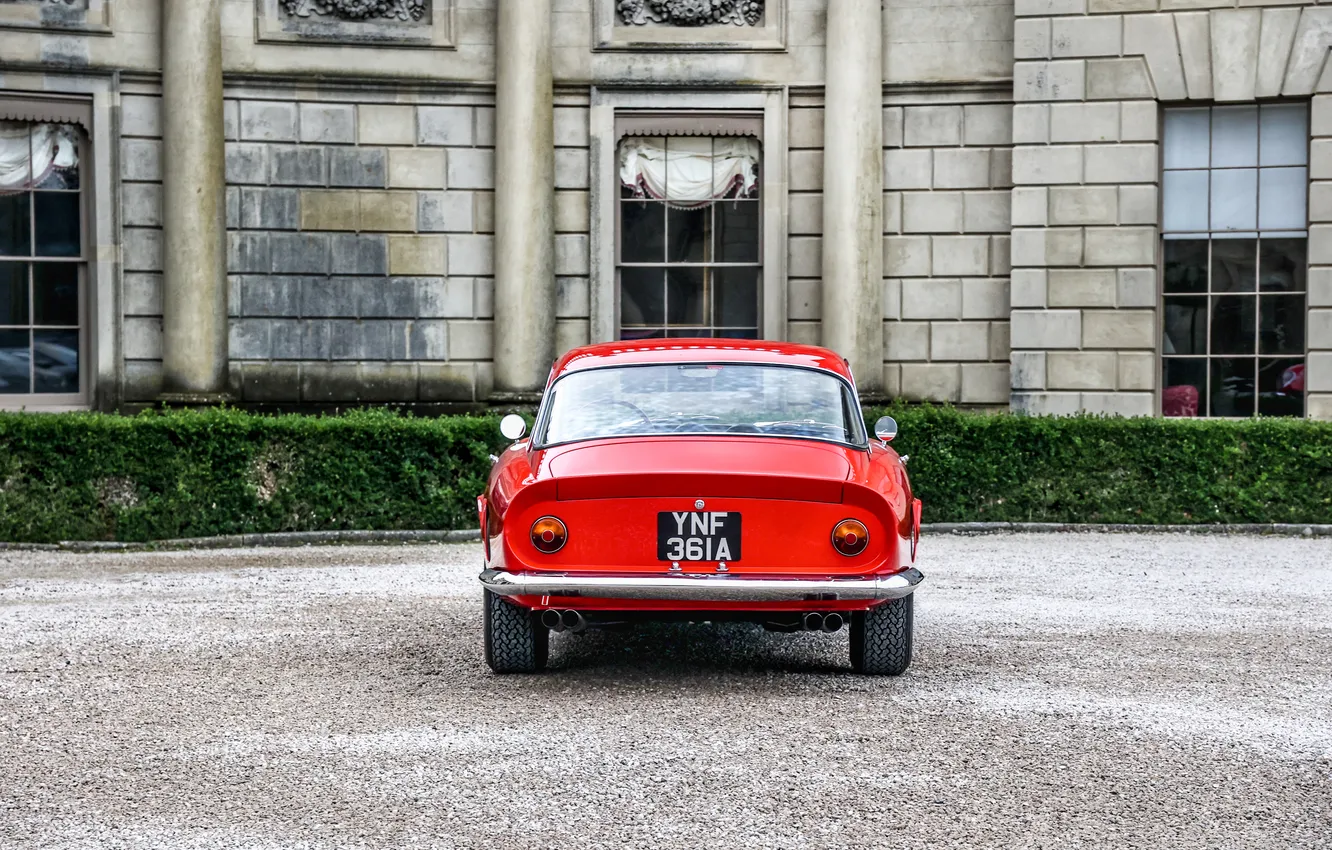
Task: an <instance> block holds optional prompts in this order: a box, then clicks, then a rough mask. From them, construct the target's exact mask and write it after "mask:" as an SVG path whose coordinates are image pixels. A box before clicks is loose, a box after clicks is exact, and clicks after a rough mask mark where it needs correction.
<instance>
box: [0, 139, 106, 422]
mask: <svg viewBox="0 0 1332 850" xmlns="http://www.w3.org/2000/svg"><path fill="white" fill-rule="evenodd" d="M79 153H80V134H79V130H78V128H77V127H75V126H74V125H72V124H49V123H29V122H22V121H0V404H4V403H6V402H13V401H15V400H16V399H15V397H17V396H23V397H24V398H23V399H22V400H23V401H24V402H33V401H36V402H38V403H40V402H43V401H45V402H54V403H60V402H78V401H79V400H80V399H79V396H80V394H81V393H82V387H83V381H82V377H83V376H82V364H81V360H82V359H83V358H82V356H81V354H82V352H83V350H84V345H83V344H82V325H83V323H82V316H83V304H82V299H83V295H82V292H83V288H84V284H83V280H84V277H85V253H86V251H85V244H84V243H85V237H84V227H83V199H82V197H81V195H82V192H81V184H80V179H79Z"/></svg>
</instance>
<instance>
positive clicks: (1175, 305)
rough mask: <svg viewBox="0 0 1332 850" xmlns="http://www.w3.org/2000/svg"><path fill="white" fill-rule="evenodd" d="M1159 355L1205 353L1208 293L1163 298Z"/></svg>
mask: <svg viewBox="0 0 1332 850" xmlns="http://www.w3.org/2000/svg"><path fill="white" fill-rule="evenodd" d="M1164 330H1165V339H1164V340H1163V345H1162V350H1161V353H1162V354H1206V353H1207V296H1205V295H1167V296H1166V297H1165V324H1164Z"/></svg>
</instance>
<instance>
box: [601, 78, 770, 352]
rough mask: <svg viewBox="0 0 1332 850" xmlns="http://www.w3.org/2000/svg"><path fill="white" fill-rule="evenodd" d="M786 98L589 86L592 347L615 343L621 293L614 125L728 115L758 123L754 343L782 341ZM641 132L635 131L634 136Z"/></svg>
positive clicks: (749, 91) (766, 91)
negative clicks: (758, 323)
mask: <svg viewBox="0 0 1332 850" xmlns="http://www.w3.org/2000/svg"><path fill="white" fill-rule="evenodd" d="M789 99H790V92H789V91H788V90H787V88H786V87H785V86H778V85H766V86H753V87H747V88H746V89H745V90H743V91H737V90H717V89H707V88H694V89H687V90H680V89H676V90H671V91H657V90H644V89H643V88H642V87H640V86H632V85H627V84H626V85H624V86H593V88H592V92H591V97H590V108H589V113H588V131H589V136H590V141H591V148H590V150H589V158H590V161H591V166H592V168H591V171H592V173H591V175H590V177H591V179H590V188H589V192H590V195H591V198H590V206H591V222H590V228H589V233H588V242H589V252H588V253H589V266H588V288H589V298H588V300H589V303H588V319H589V338H590V340H591V341H592V342H612V341H615V340H616V338H617V336H618V318H617V317H618V316H619V310H620V305H619V303H618V289H619V287H618V286H617V285H616V278H615V266H616V253H615V238H614V230H613V228H614V227H615V217H616V216H617V215H618V210H617V208H616V206H615V205H616V202H617V200H618V198H619V196H620V188H619V179H618V171H619V168H618V162H617V145H618V141H619V137H618V135H617V119H622V118H625V117H630V116H634V117H637V118H651V119H653V120H654V121H657V122H660V121H662V120H682V121H688V122H694V123H697V122H699V121H700V120H703V119H705V118H707V117H708V116H716V115H719V114H721V115H731V116H735V117H745V118H749V119H752V120H756V121H759V122H761V126H762V135H761V136H759V137H758V138H759V141H760V143H761V144H762V146H763V164H762V169H761V175H760V177H761V182H760V188H759V203H760V204H762V212H761V216H762V221H761V225H760V226H761V227H762V231H763V237H762V255H761V256H762V262H761V265H762V275H761V278H760V286H761V291H762V295H761V299H762V300H761V304H762V313H761V316H762V320H763V323H762V327H761V328H760V332H759V336H760V338H761V339H767V340H784V339H787V336H788V328H787V320H786V316H787V303H786V302H787V280H786V268H787V260H788V257H787V256H786V247H785V246H786V244H787V231H788V229H789V228H788V222H787V206H788V204H787V197H786V192H785V190H784V188H785V184H786V181H787V173H788V171H789V166H788V163H787V161H786V159H787V156H788V145H787V136H788V134H787V126H786V116H787V111H788V103H789ZM638 132H639V128H637V127H636V128H635V134H638Z"/></svg>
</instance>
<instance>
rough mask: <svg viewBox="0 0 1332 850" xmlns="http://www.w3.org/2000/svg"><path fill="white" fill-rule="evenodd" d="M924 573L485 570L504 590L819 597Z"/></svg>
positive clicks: (851, 595)
mask: <svg viewBox="0 0 1332 850" xmlns="http://www.w3.org/2000/svg"><path fill="white" fill-rule="evenodd" d="M924 578H925V576H924V575H923V574H922V573H921V572H920V570H917V569H915V568H914V567H913V568H911V569H908V570H904V571H903V572H900V573H894V574H893V575H889V576H880V577H873V578H825V579H787V578H743V577H741V576H735V575H717V574H711V573H708V574H695V573H685V574H682V573H671V574H669V575H663V574H656V575H561V574H558V573H508V572H503V571H501V570H484V571H482V573H481V584H482V585H483V586H484V587H485V588H486V589H487V590H489V591H492V592H494V593H498V594H499V595H501V596H586V597H590V598H593V599H656V600H678V601H686V602H814V601H831V600H886V599H900V598H901V597H903V596H906V595H908V594H909V593H911V592H912V591H913V590H915V589H916V585H918V584H920V582H921V581H922V580H923V579H924Z"/></svg>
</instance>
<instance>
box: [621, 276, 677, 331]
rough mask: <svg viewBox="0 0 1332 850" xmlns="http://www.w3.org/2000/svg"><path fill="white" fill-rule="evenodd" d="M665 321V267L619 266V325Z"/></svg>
mask: <svg viewBox="0 0 1332 850" xmlns="http://www.w3.org/2000/svg"><path fill="white" fill-rule="evenodd" d="M665 323H666V273H665V272H664V271H663V270H662V269H620V325H621V326H622V327H627V326H631V325H663V324H665Z"/></svg>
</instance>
